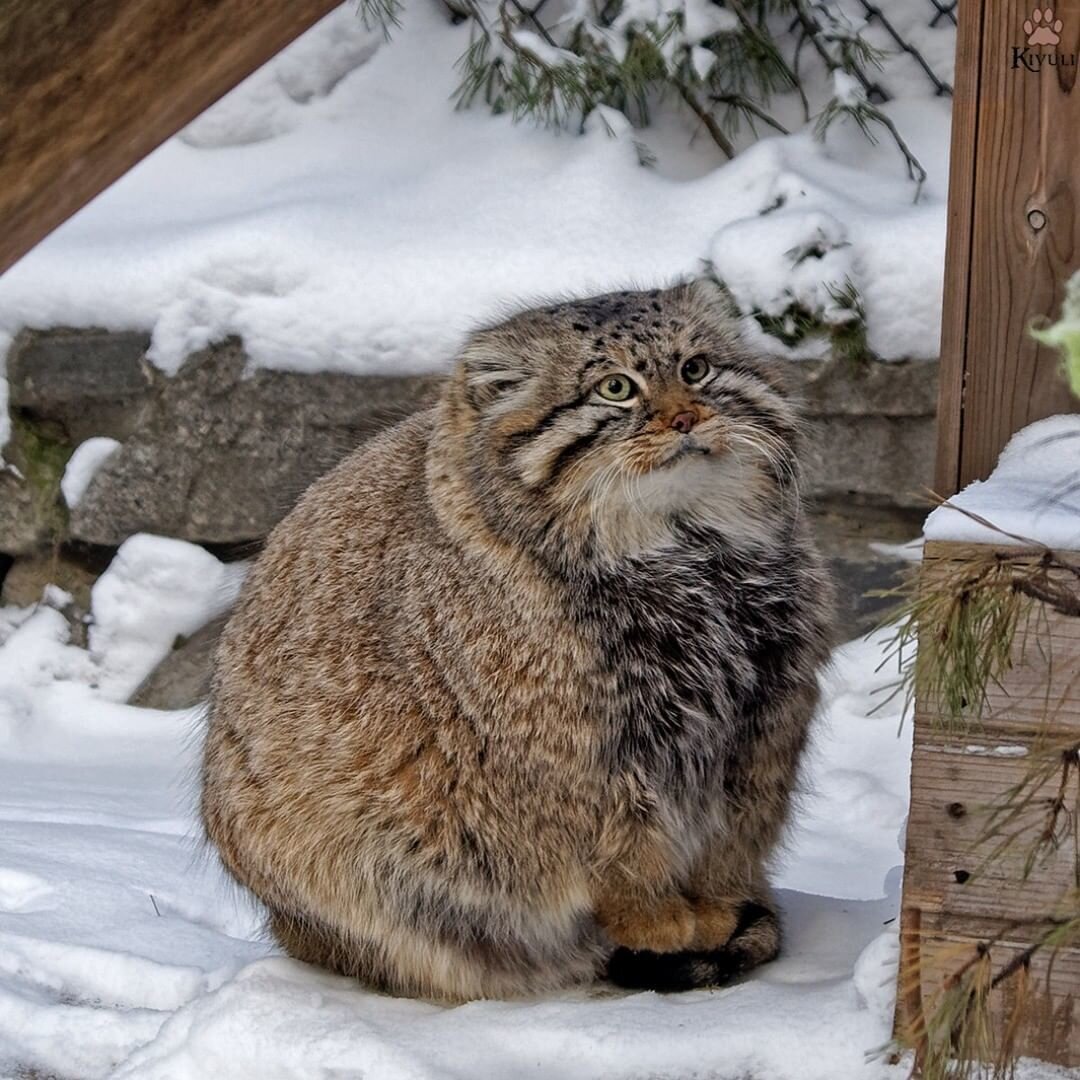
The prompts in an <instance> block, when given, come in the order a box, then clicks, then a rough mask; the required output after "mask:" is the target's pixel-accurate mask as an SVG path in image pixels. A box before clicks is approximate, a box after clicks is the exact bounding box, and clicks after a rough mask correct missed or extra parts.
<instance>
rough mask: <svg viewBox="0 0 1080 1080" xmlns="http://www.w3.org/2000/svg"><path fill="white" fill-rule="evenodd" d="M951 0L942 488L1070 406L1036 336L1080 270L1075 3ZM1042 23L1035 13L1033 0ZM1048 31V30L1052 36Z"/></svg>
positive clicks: (955, 485) (989, 463)
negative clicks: (955, 21) (955, 30)
mask: <svg viewBox="0 0 1080 1080" xmlns="http://www.w3.org/2000/svg"><path fill="white" fill-rule="evenodd" d="M1050 6H1051V0H1047V2H1046V3H1039V2H1038V0H994V2H993V3H987V2H984V0H960V6H959V19H960V27H959V34H958V40H957V57H956V59H957V72H956V90H955V101H954V105H953V137H952V167H951V174H950V186H949V225H948V244H947V251H946V262H945V265H946V272H945V308H944V321H943V324H942V341H941V396H940V405H939V412H938V423H939V429H938V463H937V479H936V483H937V489H938V492H939V493H940V494H942V495H951V494H953V493H954V492H955V491H957V490H958V489H959V488H961V487H963V486H964V485H965V484H967V483H969V482H970V481H972V480H976V479H984V478H985V477H986V476H987V475H988V474H989V473H990V471H991V470H992V469H993V466H994V463H995V462H996V460H997V456H998V453H999V452H1000V450H1001V448H1002V447H1003V446H1004V445H1005V443H1006V442H1007V441H1008V439H1009V437H1010V436H1011V435H1012V434H1013V433H1014V432H1015V431H1017V430H1019V429H1020V428H1022V427H1024V426H1026V425H1027V424H1029V423H1031V422H1033V421H1035V420H1038V419H1041V418H1042V417H1044V416H1051V415H1053V414H1055V413H1059V412H1070V411H1074V410H1075V409H1076V408H1077V404H1076V401H1075V400H1074V399H1073V398H1072V397H1071V396H1070V394H1069V392H1068V389H1067V387H1066V386H1065V384H1064V382H1063V380H1062V379H1061V378H1060V377H1059V368H1060V358H1059V356H1058V354H1057V352H1056V351H1055V350H1053V349H1050V348H1047V347H1046V346H1041V345H1039V344H1037V343H1036V342H1035V341H1033V340H1032V338H1031V337H1030V335H1029V334H1028V327H1029V325H1030V323H1031V321H1032V319H1034V318H1037V317H1039V316H1055V317H1056V316H1057V314H1058V312H1059V310H1060V307H1061V301H1062V296H1063V289H1064V284H1065V281H1066V280H1067V278H1068V276H1069V275H1070V273H1072V272H1073V271H1075V270H1077V269H1078V268H1080V134H1078V133H1080V84H1078V76H1080V56H1078V54H1080V0H1058V2H1056V3H1053V4H1052V7H1053V15H1052V17H1051V18H1049V19H1046V20H1045V22H1044V21H1043V19H1044V15H1043V12H1044V10H1045V9H1046V8H1048V7H1050ZM1036 8H1038V9H1039V16H1040V19H1039V20H1034V16H1035V9H1036ZM1053 39H1057V40H1056V41H1054V40H1053Z"/></svg>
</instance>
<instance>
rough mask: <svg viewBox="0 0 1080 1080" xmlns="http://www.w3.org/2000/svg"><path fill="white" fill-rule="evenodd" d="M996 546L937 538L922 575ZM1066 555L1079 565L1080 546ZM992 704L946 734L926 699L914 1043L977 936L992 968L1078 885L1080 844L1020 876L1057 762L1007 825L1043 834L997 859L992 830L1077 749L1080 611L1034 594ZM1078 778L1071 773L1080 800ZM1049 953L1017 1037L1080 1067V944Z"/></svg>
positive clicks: (909, 954)
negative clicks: (1009, 796) (1003, 810)
mask: <svg viewBox="0 0 1080 1080" xmlns="http://www.w3.org/2000/svg"><path fill="white" fill-rule="evenodd" d="M991 550H992V549H990V548H980V547H978V546H976V545H965V544H951V543H942V542H935V543H929V544H928V545H927V550H926V553H925V561H924V565H923V574H924V580H928V581H932V580H933V579H934V577H935V575H939V574H941V573H943V572H946V571H947V570H948V568H949V566H950V564H952V565H955V564H956V563H957V562H970V560H971V559H972V557H973V556H977V555H985V554H986V553H987V552H989V551H991ZM1003 550H1009V549H1003ZM1013 550H1014V551H1015V549H1013ZM1067 559H1068V561H1070V562H1072V561H1073V560H1074V559H1075V563H1076V565H1078V566H1080V554H1075V555H1072V554H1070V555H1068V556H1067ZM987 705H988V707H987V710H986V715H985V716H984V718H983V719H982V721H981V722H979V724H978V725H976V726H974V727H972V728H971V729H970V730H969V731H967V732H964V733H962V734H947V733H945V731H944V728H943V725H942V724H941V723H939V722H938V720H939V718H938V715H937V713H936V710H935V703H934V702H933V701H928V700H925V698H923V699H917V700H916V707H915V720H914V724H915V729H914V754H913V759H912V772H911V811H910V816H909V819H908V827H907V845H906V846H907V852H906V862H905V870H904V895H903V904H902V910H901V970H900V982H899V993H898V999H897V1028H898V1031H899V1032H901V1034H902V1037H904V1036H905V1034H906V1039H905V1041H912V1036H913V1035H914V1036H915V1038H916V1040H917V1035H918V1032H919V1031H920V1024H921V1022H922V1020H923V1018H924V1017H925V1015H926V1014H927V1013H928V1012H929V1011H932V1009H933V1007H934V1004H935V1001H936V995H938V994H939V993H940V991H941V988H942V986H943V984H944V982H945V980H946V979H947V978H948V976H949V975H950V974H951V973H953V972H955V971H956V970H957V969H958V967H959V966H960V965H961V964H963V963H964V961H965V960H966V959H967V958H969V957H971V956H973V955H974V953H975V950H976V948H977V947H978V945H979V943H980V942H987V941H991V940H994V941H995V944H994V945H993V948H992V957H993V961H994V963H993V967H994V969H995V971H996V970H999V969H1000V968H1001V966H1003V965H1005V964H1007V963H1008V961H1009V959H1010V958H1011V957H1012V956H1014V955H1016V954H1018V953H1020V952H1022V950H1024V949H1025V948H1027V946H1029V945H1030V944H1032V943H1033V942H1034V941H1035V940H1036V935H1037V934H1039V933H1041V932H1043V930H1042V929H1040V928H1039V927H1036V926H1034V925H1032V923H1031V920H1032V919H1033V917H1035V916H1040V915H1042V914H1044V913H1047V912H1053V911H1055V909H1057V910H1060V901H1061V898H1062V896H1063V895H1064V894H1066V893H1067V892H1068V891H1069V890H1070V889H1071V888H1074V887H1075V885H1076V874H1077V859H1076V853H1075V852H1074V851H1073V849H1072V847H1071V846H1070V845H1069V844H1064V845H1063V846H1062V847H1060V848H1059V849H1058V850H1057V851H1056V852H1054V853H1053V854H1052V855H1051V856H1050V857H1049V858H1048V859H1047V860H1046V861H1045V862H1041V863H1039V864H1037V865H1036V866H1035V867H1034V869H1033V870H1032V871H1031V873H1030V876H1029V877H1028V878H1027V880H1026V881H1023V880H1022V878H1023V870H1024V863H1025V859H1026V857H1027V854H1028V852H1029V851H1030V850H1031V846H1032V840H1033V839H1034V836H1035V831H1036V830H1038V829H1040V828H1041V827H1043V826H1044V825H1045V822H1046V814H1047V805H1048V804H1047V802H1046V800H1048V799H1052V798H1054V797H1055V796H1056V795H1057V794H1058V788H1059V786H1060V780H1061V769H1060V768H1059V767H1054V766H1053V765H1051V766H1050V767H1048V769H1047V774H1046V779H1045V782H1043V783H1042V784H1041V785H1040V786H1039V787H1038V789H1037V791H1036V795H1037V799H1038V801H1037V802H1035V803H1033V804H1032V805H1031V807H1030V809H1029V810H1027V811H1025V813H1024V814H1022V815H1021V816H1020V817H1018V818H1017V819H1016V820H1015V821H1014V822H1013V823H1012V825H1011V826H1010V831H1011V830H1012V829H1014V828H1018V827H1020V826H1029V827H1030V829H1031V830H1032V831H1031V832H1030V833H1028V834H1027V835H1026V836H1025V837H1024V838H1021V839H1020V840H1018V841H1016V842H1014V843H1013V844H1012V845H1011V846H1009V847H1008V848H1007V849H1006V851H1005V852H1004V853H1003V854H1002V855H1001V856H1000V857H999V858H996V859H994V860H993V861H987V856H988V854H989V853H990V852H991V851H992V850H993V849H994V847H995V846H996V845H997V843H998V840H994V839H988V838H986V830H987V826H988V820H989V814H988V811H989V809H990V808H991V807H993V806H995V805H1000V801H1001V800H1002V799H1003V798H1004V797H1005V795H1006V793H1007V792H1008V791H1009V790H1010V789H1012V788H1014V787H1015V785H1017V784H1019V783H1020V782H1021V781H1022V780H1023V779H1024V777H1025V776H1026V775H1028V774H1029V770H1030V769H1031V767H1032V765H1033V764H1034V763H1035V762H1036V761H1047V762H1051V763H1053V762H1057V761H1060V760H1061V754H1062V752H1063V748H1067V747H1070V746H1071V747H1075V746H1077V745H1080V619H1078V618H1067V617H1065V616H1061V615H1058V614H1056V613H1055V612H1053V611H1051V610H1050V609H1048V608H1047V607H1046V606H1045V605H1043V604H1042V603H1039V602H1036V603H1035V604H1034V606H1033V608H1032V613H1031V616H1030V619H1029V621H1028V623H1027V624H1026V628H1025V627H1022V628H1021V630H1020V632H1019V633H1018V634H1017V638H1016V642H1015V645H1014V649H1013V667H1012V670H1011V671H1010V672H1008V674H1007V675H1006V677H1005V678H1004V679H1003V680H1002V682H1001V684H1000V685H999V686H993V687H990V688H989V692H988V703H987ZM1052 755H1053V756H1052ZM1078 783H1080V774H1078V773H1077V772H1076V771H1075V770H1074V771H1072V773H1071V780H1070V787H1069V792H1070V793H1071V798H1073V799H1075V798H1076V797H1077V792H1080V788H1078V787H1077V786H1076V785H1077V784H1078ZM1018 924H1020V925H1018ZM1049 959H1050V958H1049V955H1048V954H1046V953H1045V952H1040V953H1036V954H1035V956H1034V958H1033V960H1032V962H1031V965H1030V970H1029V986H1030V988H1031V994H1030V996H1029V997H1028V999H1027V1007H1026V1013H1025V1016H1026V1019H1025V1021H1024V1026H1023V1027H1022V1029H1021V1031H1020V1035H1019V1039H1018V1043H1017V1045H1018V1048H1019V1050H1020V1052H1021V1053H1022V1054H1024V1055H1027V1056H1032V1057H1039V1058H1042V1059H1044V1060H1047V1061H1052V1062H1056V1063H1058V1064H1064V1065H1074V1066H1076V1065H1080V947H1066V948H1062V949H1061V950H1060V951H1059V952H1058V954H1057V955H1056V957H1055V959H1054V961H1053V963H1052V964H1051V963H1050V962H1049ZM1016 992H1017V980H1016V979H1015V978H1014V979H1008V980H1004V981H1003V982H1002V983H1001V985H1000V986H999V988H998V989H996V990H995V991H993V993H992V997H991V1000H992V1006H993V1012H994V1016H995V1021H996V1023H997V1024H999V1025H1003V1024H1004V1023H1005V1017H1006V1016H1007V1015H1009V1013H1010V1010H1011V1009H1012V1007H1013V1005H1014V1004H1015V994H1016Z"/></svg>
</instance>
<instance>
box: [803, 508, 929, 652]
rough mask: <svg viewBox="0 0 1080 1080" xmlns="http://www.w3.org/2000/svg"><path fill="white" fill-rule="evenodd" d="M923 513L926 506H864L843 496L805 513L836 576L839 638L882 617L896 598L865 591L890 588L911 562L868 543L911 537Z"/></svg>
mask: <svg viewBox="0 0 1080 1080" xmlns="http://www.w3.org/2000/svg"><path fill="white" fill-rule="evenodd" d="M926 514H927V510H926V509H921V510H913V509H907V508H904V507H869V506H860V505H858V504H855V503H852V502H850V501H848V500H845V501H844V502H839V501H837V502H832V503H828V502H827V503H824V504H820V505H819V506H818V507H817V510H816V512H815V513H814V514H812V515H811V522H812V524H813V527H814V533H815V535H816V537H817V542H818V546H819V547H820V548H821V551H822V552H823V553H824V554H825V555H826V557H827V558H828V560H829V569H830V570H831V571H832V575H833V579H834V580H835V582H836V587H837V589H836V591H837V596H836V618H837V631H838V640H839V641H849V640H851V639H852V638H856V637H861V636H862V635H863V634H867V633H869V632H870V631H871V630H873V629H874V628H875V627H877V626H879V625H880V624H881V623H882V622H883V621H884V620H885V619H886V618H887V616H888V615H889V613H890V612H891V611H892V610H894V609H895V608H896V607H897V605H898V603H899V599H898V598H897V597H889V596H884V597H883V596H870V595H868V593H871V592H877V591H886V590H889V589H895V588H896V587H897V586H898V585H900V584H901V583H902V582H903V580H904V576H905V574H906V573H907V572H908V571H909V570H910V569H911V567H912V565H913V564H912V562H911V561H910V560H907V559H904V558H902V557H900V556H899V555H896V554H893V553H891V552H890V553H884V552H882V551H880V550H878V549H877V548H875V547H871V546H870V545H871V544H872V543H874V544H888V545H899V544H906V543H907V542H908V541H910V540H914V539H915V538H916V537H918V536H920V535H921V533H922V523H923V520H924V519H925V517H926Z"/></svg>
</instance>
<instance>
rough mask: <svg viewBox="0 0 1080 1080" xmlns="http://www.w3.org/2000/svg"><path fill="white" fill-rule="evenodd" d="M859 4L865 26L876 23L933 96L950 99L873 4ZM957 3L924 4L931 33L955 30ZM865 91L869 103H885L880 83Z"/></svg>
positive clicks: (945, 86)
mask: <svg viewBox="0 0 1080 1080" xmlns="http://www.w3.org/2000/svg"><path fill="white" fill-rule="evenodd" d="M860 2H861V3H862V7H863V11H865V12H866V21H867V24H872V23H875V22H876V23H877V24H878V25H879V26H881V28H882V29H883V30H884V31H885V32H886V33H887V34H888V35H889V37H890V38H892V40H893V42H894V44H895V46H896V48H897V49H898V50H899V51H900V52H904V53H907V54H908V56H910V57H911V58H912V59H913V60H914V61H915V63H916V64H918V65H919V67H920V68H921V69H922V71H923V74H924V75H926V77H927V78H928V79H929V80H930V82H931V84H932V85H933V87H934V90H935V92H936V93H937V94H939V95H951V94H952V85H951V84H950V83H949V82H947V81H946V80H945V79H943V78H941V77H940V76H939V75H938V73H937V72H936V71H935V70H934V68H933V67H932V66H931V64H930V62H929V61H928V60H927V59H926V57H925V56H924V55H923V53H922V52H921V51H920V50H919V49H918V47H917V46H915V45H914V44H913V43H912V42H911V41H909V40H907V38H905V37H904V36H903V34H901V33H900V31H899V30H898V29H897V28H896V26H895V25H894V23H893V22H892V21H891V20H890V19H889V17H888V16H887V15H886V14H885V12H884V11H882V9H881V8H880V7H879V6H878V5H877V4H872V3H869V2H868V0H860ZM958 2H959V0H927V4H928V6H929V7H930V9H931V10H932V12H933V14H932V15H931V16H930V20H929V25H930V26H931V27H932V28H933V29H940V30H949V31H952V30H953V29H954V28H955V27H956V5H957V3H958ZM928 14H929V13H928ZM866 91H867V94H868V95H869V96H870V99H871V100H872V101H877V102H878V103H879V104H880V103H881V102H882V101H888V100H889V96H890V95H889V93H888V91H887V90H886V89H885V88H884V87H883V86H881V85H880V83H876V82H875V83H868V85H867V86H866Z"/></svg>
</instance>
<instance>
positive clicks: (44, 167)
mask: <svg viewBox="0 0 1080 1080" xmlns="http://www.w3.org/2000/svg"><path fill="white" fill-rule="evenodd" d="M338 2H339V0H153V3H147V2H146V0H23V2H14V3H13V2H8V3H0V273H3V272H4V270H6V269H7V268H8V267H9V266H11V264H12V263H14V262H15V261H16V260H17V259H18V258H20V257H21V256H22V255H24V254H25V253H26V252H27V251H29V250H30V248H31V247H33V246H34V244H36V243H37V242H38V241H39V240H41V239H43V238H44V237H45V236H46V235H48V233H50V232H51V231H52V230H53V229H55V228H56V227H57V226H58V225H59V224H61V223H62V222H63V221H64V220H65V219H67V218H68V217H70V216H71V215H72V214H74V213H75V211H76V210H78V209H79V208H80V207H81V206H83V205H84V204H86V203H87V202H89V201H90V200H91V199H92V198H93V197H94V196H95V195H97V194H98V192H100V191H102V190H104V189H105V188H106V187H107V186H108V185H109V184H111V183H112V182H113V181H114V180H116V179H118V178H119V177H120V176H122V175H123V174H124V173H125V172H127V170H128V169H130V168H131V167H132V166H133V165H134V164H136V162H138V161H139V160H140V159H141V158H143V157H145V156H146V155H147V154H148V153H149V152H150V151H151V150H153V149H154V147H156V146H157V145H158V144H159V143H161V142H164V140H165V139H167V138H168V137H169V136H170V135H172V134H173V133H174V132H176V131H178V130H179V129H180V128H181V127H183V126H184V125H185V124H186V123H188V121H190V120H192V119H194V118H195V117H196V116H198V114H199V113H200V112H202V111H203V110H204V109H205V108H207V107H208V106H209V105H211V104H213V102H214V101H216V100H217V99H218V98H219V97H221V95H222V94H224V93H225V92H226V91H227V90H229V89H231V88H232V87H233V86H235V85H236V84H237V83H238V82H240V80H241V79H243V78H245V77H246V76H247V75H249V74H251V72H252V71H254V70H255V69H256V68H257V67H259V66H260V65H261V64H263V63H265V62H266V61H267V60H269V59H270V58H271V57H272V56H273V55H274V54H275V53H277V52H278V51H279V50H281V49H282V48H284V47H285V46H286V45H287V44H288V43H289V42H290V41H292V40H293V38H295V37H296V36H297V35H299V34H300V33H302V32H303V31H304V30H306V29H307V28H308V27H309V26H311V25H312V24H313V23H314V22H315V21H316V20H317V19H319V18H321V17H322V16H323V15H325V14H326V13H327V12H328V11H330V10H331V9H332V8H334V7H336V6H337V4H338ZM357 17H358V18H359V16H357Z"/></svg>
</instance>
